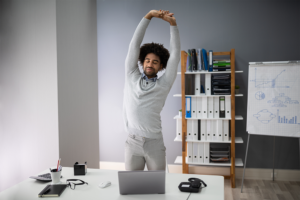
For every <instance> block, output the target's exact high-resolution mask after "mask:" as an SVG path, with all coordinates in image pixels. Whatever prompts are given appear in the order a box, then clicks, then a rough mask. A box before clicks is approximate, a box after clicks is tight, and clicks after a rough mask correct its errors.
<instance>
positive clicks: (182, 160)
mask: <svg viewBox="0 0 300 200" xmlns="http://www.w3.org/2000/svg"><path fill="white" fill-rule="evenodd" d="M213 56H230V65H231V71H217V72H208V71H200V72H185V71H186V62H187V53H186V52H185V51H181V72H185V73H181V72H178V73H177V74H178V75H179V74H180V75H181V94H175V95H174V97H181V103H182V105H181V107H182V118H181V117H179V116H175V117H174V119H180V118H181V119H182V120H181V121H182V134H181V139H179V138H178V137H176V138H175V139H174V141H175V142H182V156H177V158H176V160H175V163H178V164H182V173H185V174H188V173H189V165H208V166H230V176H225V178H230V179H231V187H232V188H235V166H243V162H242V159H240V158H235V144H236V143H237V144H239V143H243V139H242V138H241V137H237V138H236V137H235V120H243V117H242V116H239V115H237V116H236V115H235V97H243V94H236V95H205V94H200V95H182V94H185V75H186V74H220V73H222V74H224V73H230V74H231V93H232V94H234V91H235V73H243V71H235V50H234V49H231V51H229V52H213ZM218 96H225V97H230V99H231V117H230V118H229V117H227V118H205V119H201V118H200V120H230V125H231V132H230V133H231V137H230V138H229V140H228V141H216V140H208V141H197V140H187V139H186V138H187V120H199V119H198V118H188V119H186V118H185V113H186V108H185V103H186V102H185V101H186V99H185V97H197V98H201V97H218ZM190 142H193V143H230V147H231V148H230V163H212V162H210V163H197V162H196V163H195V162H188V160H187V143H190Z"/></svg>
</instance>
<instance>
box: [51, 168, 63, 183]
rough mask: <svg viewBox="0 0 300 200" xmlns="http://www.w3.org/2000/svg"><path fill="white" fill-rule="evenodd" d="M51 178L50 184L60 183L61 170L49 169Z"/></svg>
mask: <svg viewBox="0 0 300 200" xmlns="http://www.w3.org/2000/svg"><path fill="white" fill-rule="evenodd" d="M50 170H51V179H52V184H60V183H61V182H60V177H61V171H62V169H60V170H57V169H56V168H55V169H51V168H50Z"/></svg>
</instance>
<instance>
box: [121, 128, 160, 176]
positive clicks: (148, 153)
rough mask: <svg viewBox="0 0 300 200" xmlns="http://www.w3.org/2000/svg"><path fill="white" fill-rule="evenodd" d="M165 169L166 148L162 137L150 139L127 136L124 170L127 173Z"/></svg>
mask: <svg viewBox="0 0 300 200" xmlns="http://www.w3.org/2000/svg"><path fill="white" fill-rule="evenodd" d="M145 163H146V165H147V168H148V170H165V169H166V147H165V145H164V140H163V137H161V138H158V139H150V138H145V137H141V136H137V135H131V134H129V135H128V137H127V140H126V143H125V169H126V170H127V171H133V170H144V168H145Z"/></svg>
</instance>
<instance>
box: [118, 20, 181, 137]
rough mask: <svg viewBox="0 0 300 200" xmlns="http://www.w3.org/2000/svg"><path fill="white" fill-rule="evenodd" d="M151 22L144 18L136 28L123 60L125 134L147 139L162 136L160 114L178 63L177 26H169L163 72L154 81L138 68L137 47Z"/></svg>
mask: <svg viewBox="0 0 300 200" xmlns="http://www.w3.org/2000/svg"><path fill="white" fill-rule="evenodd" d="M149 23H150V20H148V19H146V18H143V19H142V20H141V22H140V23H139V25H138V27H137V28H136V30H135V32H134V35H133V37H132V40H131V42H130V45H129V49H128V54H127V57H126V60H125V88H124V101H123V115H124V121H125V130H126V132H127V133H130V134H134V135H139V136H143V137H146V138H159V137H161V136H162V127H161V117H160V112H161V111H162V108H163V106H164V104H165V101H166V98H167V96H168V94H169V92H170V90H171V87H172V85H173V83H174V81H175V78H176V74H177V66H178V63H179V60H180V39H179V31H178V27H177V26H170V34H171V37H170V49H169V52H170V57H169V60H168V63H167V66H166V70H165V73H164V74H163V75H162V76H161V77H160V78H159V79H157V81H155V82H152V81H147V80H145V79H144V78H142V76H141V72H140V70H139V68H138V64H137V63H138V57H139V53H140V45H141V43H142V40H143V38H144V35H145V32H146V29H147V27H148V25H149Z"/></svg>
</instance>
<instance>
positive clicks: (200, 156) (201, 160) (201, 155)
mask: <svg viewBox="0 0 300 200" xmlns="http://www.w3.org/2000/svg"><path fill="white" fill-rule="evenodd" d="M198 163H204V143H202V142H201V143H198Z"/></svg>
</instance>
